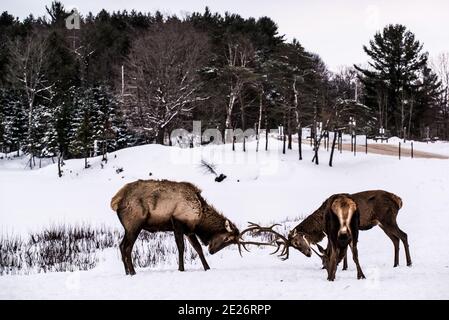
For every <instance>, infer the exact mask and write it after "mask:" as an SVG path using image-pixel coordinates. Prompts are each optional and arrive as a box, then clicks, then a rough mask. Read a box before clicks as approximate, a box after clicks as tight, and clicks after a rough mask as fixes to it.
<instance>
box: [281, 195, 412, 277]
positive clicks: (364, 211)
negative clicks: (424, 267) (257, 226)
mask: <svg viewBox="0 0 449 320" xmlns="http://www.w3.org/2000/svg"><path fill="white" fill-rule="evenodd" d="M351 198H352V199H353V200H354V201H355V203H356V204H357V207H358V209H359V212H360V222H359V230H362V231H363V230H369V229H371V228H373V227H375V226H379V227H380V228H381V229H382V230H383V231H384V232H385V234H386V235H387V236H388V237H389V238H390V239H391V241H392V242H393V245H394V267H396V266H398V265H399V241H400V240H401V241H402V243H403V244H404V248H405V256H406V260H407V265H408V266H411V265H412V260H411V258H410V251H409V245H408V240H407V234H406V233H405V232H403V231H402V230H401V229H400V228H399V226H398V224H397V222H396V219H397V216H398V212H399V209H401V207H402V200H401V198H400V197H398V196H397V195H395V194H393V193H390V192H387V191H383V190H374V191H364V192H359V193H354V194H352V195H351ZM330 199H332V197H331V198H329V199H327V200H326V201H325V202H324V203H323V204H322V205H321V207H320V208H318V209H317V210H316V211H315V212H314V213H312V214H311V215H310V216H308V217H307V218H306V219H304V221H302V222H301V223H300V224H299V225H297V226H296V227H295V228H294V229H293V230H292V231H290V233H289V236H288V241H287V244H288V245H290V246H292V247H294V248H296V249H298V250H299V251H301V252H302V253H303V254H304V255H306V256H308V257H310V256H311V255H312V246H311V245H312V244H317V243H318V242H320V241H321V240H323V238H324V237H325V212H326V208H328V207H329V201H330ZM346 269H347V257H346V256H345V258H344V263H343V270H346Z"/></svg>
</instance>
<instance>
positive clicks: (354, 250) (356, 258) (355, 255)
mask: <svg viewBox="0 0 449 320" xmlns="http://www.w3.org/2000/svg"><path fill="white" fill-rule="evenodd" d="M350 246H351V251H352V259H353V260H354V263H355V265H356V266H357V279H366V278H365V275H364V274H363V271H362V268H361V267H360V263H359V252H358V250H357V244H354V243H351V245H350Z"/></svg>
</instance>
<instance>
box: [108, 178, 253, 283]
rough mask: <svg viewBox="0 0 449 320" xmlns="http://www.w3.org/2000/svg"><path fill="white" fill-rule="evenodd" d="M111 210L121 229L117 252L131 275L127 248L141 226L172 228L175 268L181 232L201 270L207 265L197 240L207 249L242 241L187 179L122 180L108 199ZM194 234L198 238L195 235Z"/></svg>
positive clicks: (154, 229) (181, 261)
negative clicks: (175, 253)
mask: <svg viewBox="0 0 449 320" xmlns="http://www.w3.org/2000/svg"><path fill="white" fill-rule="evenodd" d="M111 208H112V210H114V211H116V212H117V215H118V218H119V219H120V222H121V224H122V225H123V227H124V229H125V235H124V237H123V240H122V242H121V243H120V252H121V255H122V260H123V264H124V266H125V272H126V274H130V275H134V274H135V273H136V272H135V270H134V267H133V263H132V258H131V252H132V248H133V245H134V243H135V241H136V239H137V236H138V235H139V233H140V232H141V231H142V230H147V231H149V232H159V231H162V232H165V231H173V232H174V235H175V240H176V245H177V247H178V252H179V271H184V235H185V236H186V237H187V239H188V240H189V242H190V244H191V245H192V247H193V248H194V249H195V251H196V252H197V253H198V256H199V257H200V259H201V263H202V264H203V267H204V270H208V269H209V265H208V264H207V261H206V259H205V257H204V254H203V250H202V248H201V244H200V242H199V241H198V238H199V239H200V240H201V242H202V243H203V244H204V245H208V246H209V253H210V254H214V253H216V252H218V251H220V250H221V249H223V248H225V247H227V246H229V245H231V244H237V245H238V246H239V251H240V245H245V244H246V243H244V242H242V241H241V235H240V232H239V230H238V229H237V227H236V226H235V225H234V224H233V223H232V222H231V221H230V220H228V219H226V218H225V217H224V216H223V215H221V214H220V213H218V211H217V210H216V209H215V208H214V207H213V206H211V205H209V204H208V203H207V202H206V201H205V200H204V198H203V197H202V196H201V190H200V189H198V188H197V187H196V186H194V185H193V184H191V183H188V182H173V181H168V180H161V181H158V180H138V181H135V182H132V183H128V184H126V185H125V186H124V187H123V188H121V189H120V190H119V191H118V192H117V194H116V195H115V196H114V197H113V198H112V200H111ZM197 237H198V238H197Z"/></svg>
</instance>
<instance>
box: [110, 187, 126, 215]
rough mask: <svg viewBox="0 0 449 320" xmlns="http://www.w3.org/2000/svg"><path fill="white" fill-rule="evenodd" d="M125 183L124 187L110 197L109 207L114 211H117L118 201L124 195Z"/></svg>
mask: <svg viewBox="0 0 449 320" xmlns="http://www.w3.org/2000/svg"><path fill="white" fill-rule="evenodd" d="M126 187H127V185H125V186H124V187H122V188H121V189H120V190H119V191H118V192H117V193H116V195H115V196H114V197H112V200H111V209H112V210H114V211H115V212H117V209H118V207H119V205H120V202H121V201H122V199H123V198H124V196H125V192H126V189H127V188H126Z"/></svg>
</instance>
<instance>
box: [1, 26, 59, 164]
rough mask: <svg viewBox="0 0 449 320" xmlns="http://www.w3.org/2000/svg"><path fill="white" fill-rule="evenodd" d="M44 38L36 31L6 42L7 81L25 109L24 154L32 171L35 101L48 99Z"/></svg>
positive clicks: (49, 86) (49, 95)
mask: <svg viewBox="0 0 449 320" xmlns="http://www.w3.org/2000/svg"><path fill="white" fill-rule="evenodd" d="M46 50H47V39H46V36H45V34H43V33H39V32H38V31H34V32H32V33H31V34H30V35H28V36H26V37H25V38H24V39H23V40H19V39H17V40H15V41H10V42H9V52H10V56H11V61H10V64H9V74H10V76H11V81H12V82H13V83H14V84H15V85H16V87H17V88H19V89H20V90H21V91H22V92H23V94H24V96H25V101H26V107H27V117H28V128H27V146H26V151H27V152H28V153H29V155H30V162H29V165H30V168H31V169H32V168H33V161H32V159H33V158H34V155H35V146H34V142H33V141H34V139H33V128H34V127H35V123H34V120H35V119H36V118H37V117H35V112H36V103H37V100H40V101H49V100H51V95H52V92H51V88H52V87H53V84H50V83H49V82H48V81H47V80H46V77H45V71H46V70H45V67H46V62H47V61H46Z"/></svg>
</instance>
